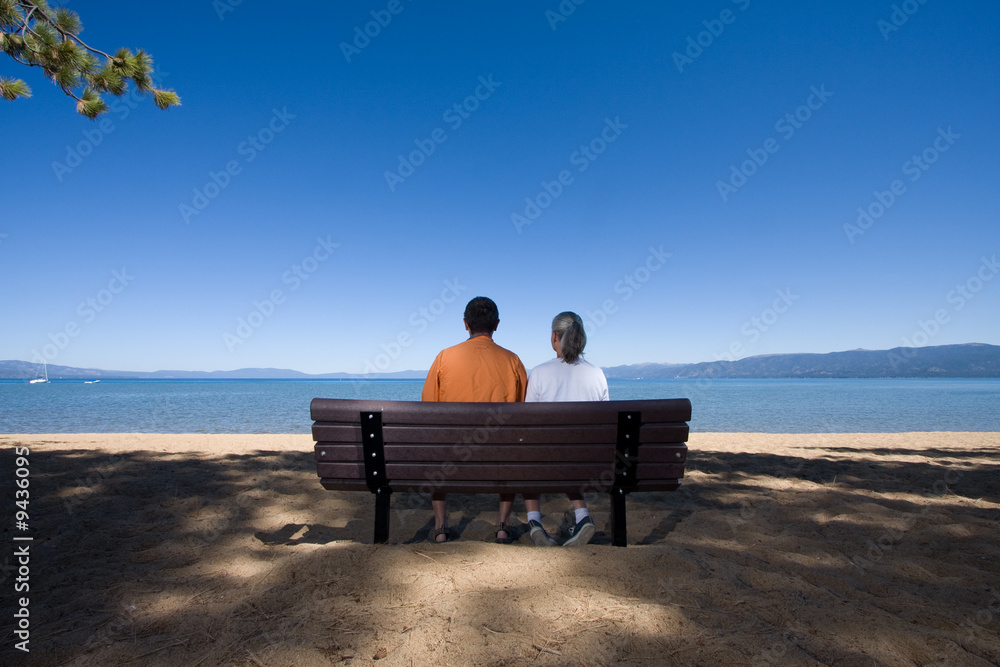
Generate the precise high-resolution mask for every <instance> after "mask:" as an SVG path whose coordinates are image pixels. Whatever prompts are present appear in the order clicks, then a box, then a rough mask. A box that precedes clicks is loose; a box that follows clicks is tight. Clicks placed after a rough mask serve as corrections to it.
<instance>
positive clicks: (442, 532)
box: [434, 526, 451, 544]
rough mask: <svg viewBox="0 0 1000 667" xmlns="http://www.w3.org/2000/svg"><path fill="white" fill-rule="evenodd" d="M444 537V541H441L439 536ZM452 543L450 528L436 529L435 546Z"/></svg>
mask: <svg viewBox="0 0 1000 667" xmlns="http://www.w3.org/2000/svg"><path fill="white" fill-rule="evenodd" d="M439 535H444V539H443V540H439V539H438V536H439ZM449 541H451V531H449V530H448V526H443V527H441V528H435V529H434V542H435V544H444V543H445V542H449Z"/></svg>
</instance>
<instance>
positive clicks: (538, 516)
mask: <svg viewBox="0 0 1000 667" xmlns="http://www.w3.org/2000/svg"><path fill="white" fill-rule="evenodd" d="M528 521H537V522H538V523H541V522H542V513H541V512H528Z"/></svg>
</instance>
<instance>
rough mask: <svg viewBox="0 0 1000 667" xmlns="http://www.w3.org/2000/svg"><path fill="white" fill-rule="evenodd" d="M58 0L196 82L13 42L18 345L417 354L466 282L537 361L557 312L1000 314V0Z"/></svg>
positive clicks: (97, 34) (178, 363)
mask: <svg viewBox="0 0 1000 667" xmlns="http://www.w3.org/2000/svg"><path fill="white" fill-rule="evenodd" d="M66 4H67V5H68V6H69V7H70V8H71V9H73V10H75V11H77V12H78V13H79V14H80V17H81V20H82V21H83V24H84V26H85V31H84V33H83V37H84V38H85V40H86V41H88V42H89V43H91V44H92V45H94V46H97V47H99V48H102V49H104V50H112V49H115V48H118V47H120V46H128V47H132V48H137V47H142V48H145V49H146V50H148V51H149V52H150V53H151V54H152V56H153V58H154V61H155V64H156V68H157V72H158V77H159V79H160V83H161V85H162V86H164V87H169V88H173V89H174V90H176V91H177V92H178V93H179V94H180V95H181V98H182V100H183V106H181V107H179V108H174V109H172V110H170V111H160V110H157V109H156V108H155V107H154V106H153V105H152V103H151V101H149V100H138V101H137V100H136V99H135V98H127V99H125V100H119V101H118V102H116V103H112V110H111V112H110V113H108V114H107V115H106V116H104V117H103V120H101V121H97V122H91V121H88V120H86V119H85V118H83V117H82V116H79V115H77V114H76V113H75V110H74V104H73V101H72V100H71V99H69V98H66V97H65V96H63V95H62V93H61V92H60V91H58V89H56V88H54V87H53V86H52V85H50V84H49V83H48V81H47V80H46V79H44V78H43V77H42V75H41V74H40V73H39V72H37V71H32V70H28V69H26V68H23V67H21V66H18V65H17V64H16V63H14V62H13V61H8V62H6V63H3V64H2V65H0V75H6V76H11V75H13V76H19V77H22V78H24V79H25V80H26V81H27V82H28V83H29V85H31V87H32V88H33V91H34V96H33V97H32V98H31V99H28V100H20V101H17V102H0V114H2V118H3V127H4V130H5V148H6V159H5V160H4V166H3V170H4V176H5V181H6V182H7V183H8V187H7V189H6V196H5V197H4V210H3V216H2V217H0V302H2V304H3V306H2V312H3V318H4V326H3V327H0V358H4V359H25V360H31V359H33V358H37V356H38V355H40V354H41V355H45V356H46V357H47V358H48V360H49V363H54V364H60V365H70V366H82V367H97V368H106V369H118V370H145V371H151V370H158V369H185V370H219V369H221V370H228V369H236V368H243V367H278V368H293V369H297V370H301V371H305V372H313V373H320V372H334V371H345V372H362V371H365V370H368V371H372V370H378V371H386V372H391V371H401V370H407V369H426V368H427V367H429V365H430V363H431V361H432V360H433V358H434V355H435V354H436V353H437V352H438V351H439V350H440V349H441V348H443V347H447V346H449V345H452V344H455V343H457V342H460V341H461V340H462V339H463V338H464V335H465V333H464V330H463V328H462V320H461V318H462V310H463V308H464V305H465V303H466V302H467V301H468V300H469V299H471V298H472V297H474V296H477V295H485V296H489V297H491V298H493V299H494V300H495V301H496V302H497V304H498V306H499V308H500V317H501V323H500V329H499V331H498V333H497V335H496V340H497V341H498V342H499V343H500V344H501V345H503V346H505V347H507V348H509V349H511V350H513V351H515V352H517V353H518V354H519V355H520V356H521V358H522V360H523V361H524V363H525V365H526V366H528V367H529V368H530V367H532V366H534V365H536V364H538V363H541V362H542V361H544V360H546V359H548V358H550V357H551V355H552V353H551V349H550V348H549V346H548V326H549V323H550V321H551V318H552V317H553V316H554V315H555V314H556V313H558V312H560V311H562V310H574V311H576V312H578V313H580V314H581V315H582V316H584V319H585V320H586V321H587V323H588V331H589V344H588V347H587V352H588V358H589V359H590V360H591V361H592V362H593V363H596V364H598V365H602V366H612V365H618V364H626V363H638V362H646V361H653V362H696V361H707V360H714V359H718V358H733V357H736V358H739V357H745V356H752V355H758V354H771V353H784V352H830V351H836V350H846V349H854V348H868V349H882V348H891V347H895V346H898V345H901V344H903V343H904V341H907V342H910V343H911V344H914V345H943V344H951V343H965V342H983V343H992V344H1000V336H998V332H1000V278H997V275H996V274H997V273H998V272H1000V269H998V268H997V267H996V264H995V260H994V258H995V257H996V256H997V255H998V254H1000V232H998V225H997V221H998V213H1000V195H998V187H997V176H998V171H1000V169H998V164H997V155H998V154H1000V150H998V149H1000V130H998V124H997V122H996V118H997V117H1000V78H998V76H997V74H998V73H997V63H1000V39H998V38H1000V34H998V33H1000V8H998V7H997V5H996V4H995V3H992V2H986V1H976V2H973V1H963V2H950V3H946V2H941V1H940V0H926V2H923V3H921V2H919V0H908V1H907V2H897V3H892V2H884V3H882V2H860V1H853V0H852V1H846V2H840V3H819V4H815V5H814V4H812V3H808V5H807V6H805V5H803V4H802V3H792V2H770V3H766V2H762V1H759V0H749V1H748V0H737V1H730V0H715V1H713V2H698V3H684V5H683V6H674V5H675V3H654V2H639V3H628V4H623V3H608V2H598V1H597V0H588V1H587V2H582V3H581V4H579V5H577V4H575V3H573V2H572V1H571V0H566V1H564V2H562V3H559V2H556V1H555V0H552V1H549V2H538V3H509V4H508V3H482V4H477V5H476V6H468V7H466V6H461V7H460V6H456V5H454V4H450V3H449V4H448V5H445V4H444V3H433V2H419V1H418V2H412V1H411V0H398V2H388V1H386V2H382V1H381V0H379V1H376V2H338V3H329V5H327V4H324V3H321V4H318V5H315V6H311V7H310V9H309V12H308V13H305V14H304V13H302V12H275V9H274V6H273V5H271V4H264V3H258V2H254V1H253V0H243V1H242V2H239V3H238V4H234V1H233V0H218V1H216V2H214V3H213V2H212V1H210V0H201V1H199V2H180V3H174V4H162V3H138V4H137V3H132V2H129V3H125V2H101V3H97V2H84V1H82V0H73V1H72V2H69V3H66ZM676 4H680V3H676ZM904 19H905V20H904ZM379 21H381V23H383V24H384V25H380V24H379V23H378V22H379ZM366 30H367V32H368V35H365V31H366ZM359 35H361V36H359ZM0 62H2V61H0ZM109 102H111V100H109ZM914 158H916V160H914ZM859 209H861V212H860V213H859ZM862 214H866V215H867V217H861V215H862ZM859 217H860V221H859ZM995 278H997V279H995Z"/></svg>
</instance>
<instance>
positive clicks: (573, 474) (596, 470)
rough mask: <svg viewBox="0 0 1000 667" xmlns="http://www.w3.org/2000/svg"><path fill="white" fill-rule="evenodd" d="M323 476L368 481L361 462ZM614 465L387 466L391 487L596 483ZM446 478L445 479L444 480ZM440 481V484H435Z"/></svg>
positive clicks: (674, 467)
mask: <svg viewBox="0 0 1000 667" xmlns="http://www.w3.org/2000/svg"><path fill="white" fill-rule="evenodd" d="M316 468H317V472H318V473H319V476H320V477H337V478H341V479H360V480H364V479H365V467H364V465H362V464H360V463H319V464H317V466H316ZM610 470H611V466H610V465H609V464H607V463H599V462H595V463H589V464H588V463H577V462H574V463H520V464H518V463H456V464H454V465H453V467H451V468H449V469H448V471H447V472H442V467H441V464H440V463H386V465H385V472H386V476H387V477H388V478H389V481H388V484H389V486H394V485H395V483H396V480H397V479H419V480H423V481H424V482H427V481H431V482H434V483H438V482H437V481H443V482H444V483H447V482H449V481H451V480H456V481H466V480H483V481H492V482H502V481H509V482H514V481H525V480H532V481H535V480H546V479H570V480H581V481H587V480H594V481H598V480H600V479H601V477H602V476H604V477H607V475H608V473H609V471H610ZM683 475H684V464H682V463H647V464H645V465H643V464H639V465H638V466H637V467H636V478H637V479H639V480H642V479H644V478H649V479H660V478H665V477H670V478H680V477H682V476H683ZM442 476H443V477H444V479H443V480H442V479H441V478H442ZM435 480H437V481H435Z"/></svg>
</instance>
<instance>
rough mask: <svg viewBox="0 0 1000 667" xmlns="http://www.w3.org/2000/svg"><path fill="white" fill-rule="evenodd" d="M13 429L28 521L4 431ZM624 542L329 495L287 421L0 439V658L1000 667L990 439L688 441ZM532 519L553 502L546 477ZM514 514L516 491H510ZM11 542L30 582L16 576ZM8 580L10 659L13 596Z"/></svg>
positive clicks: (474, 509) (996, 443)
mask: <svg viewBox="0 0 1000 667" xmlns="http://www.w3.org/2000/svg"><path fill="white" fill-rule="evenodd" d="M16 446H21V447H24V446H27V447H29V448H30V454H29V455H28V459H29V461H30V464H29V466H28V467H29V470H30V477H29V479H30V487H29V489H30V494H31V495H30V504H29V506H28V509H29V511H28V514H29V519H28V521H29V530H28V531H27V532H22V531H18V530H17V529H16V526H15V517H14V512H15V511H17V509H18V508H17V507H16V506H15V505H14V488H15V487H14V484H13V481H14V479H15V468H16V457H15V451H14V448H15V447H16ZM689 446H690V449H691V453H690V459H689V465H688V476H687V478H686V480H685V483H684V486H683V487H682V489H681V490H680V491H678V492H675V493H668V494H633V495H631V496H630V497H629V501H628V512H629V514H628V520H629V546H628V547H627V548H624V549H622V548H617V547H613V546H611V545H610V536H609V533H608V525H607V524H608V511H609V503H608V499H607V498H606V497H604V496H600V495H595V496H593V497H590V498H588V501H589V502H590V506H591V511H592V514H593V516H594V519H595V522H596V523H597V527H598V533H597V536H596V537H595V539H594V541H593V542H592V543H591V544H590V545H587V546H584V547H582V548H578V549H569V548H566V549H564V548H549V549H544V548H537V547H534V546H532V545H531V543H530V540H529V539H528V536H527V535H526V534H525V535H522V536H521V537H520V539H519V541H518V542H517V543H516V544H513V545H497V544H494V543H492V542H491V539H492V525H493V523H494V521H495V520H496V516H495V512H496V498H495V497H491V496H466V495H461V496H458V495H456V496H452V497H451V504H450V517H451V523H452V525H453V526H455V527H456V528H457V529H458V530H459V531H460V532H461V535H460V538H459V539H458V540H456V541H454V542H452V543H448V544H444V545H439V544H435V543H432V542H430V541H429V540H428V533H429V530H430V527H431V516H430V503H429V500H428V499H426V498H421V499H420V507H419V508H418V509H415V510H409V509H406V507H407V506H408V505H410V504H411V503H410V497H409V496H406V495H403V494H397V495H396V496H395V497H394V500H393V503H394V511H393V515H392V526H391V538H390V543H389V544H386V545H373V544H372V517H373V514H374V502H373V498H372V496H371V495H370V494H367V493H342V492H330V491H325V490H324V489H323V488H322V487H321V486H320V485H319V483H318V480H317V477H316V473H315V467H314V463H313V458H312V441H311V440H310V438H309V436H308V435H305V436H301V435H149V434H139V435H134V434H132V435H130V434H112V435H109V434H93V435H27V436H18V435H10V436H0V460H2V467H0V475H2V479H3V485H4V502H5V509H6V511H5V521H4V524H3V527H2V530H3V541H4V551H3V555H2V556H0V557H2V558H3V559H4V561H3V562H4V570H3V571H2V574H0V579H3V583H2V588H3V589H4V595H3V596H2V600H3V605H4V606H3V609H2V613H0V618H2V620H0V630H2V632H0V634H2V636H3V644H2V647H0V662H2V663H3V664H36V665H102V666H108V665H177V664H183V665H191V666H194V665H330V664H335V665H365V664H372V663H377V664H379V665H586V666H588V667H594V666H597V665H662V664H679V665H748V664H749V665H839V666H841V665H938V664H940V665H990V664H998V663H1000V638H998V635H1000V557H998V556H997V547H998V544H1000V530H998V528H1000V525H998V517H1000V512H998V510H1000V481H998V480H1000V457H998V453H1000V434H998V433H900V434H835V435H831V434H815V435H768V434H701V433H696V434H693V435H692V436H691V440H690V443H689ZM542 509H543V513H544V515H545V523H546V526H547V527H548V528H549V529H550V531H551V532H558V531H560V530H562V531H564V532H563V535H565V529H566V528H567V526H568V524H569V521H568V517H567V514H566V512H565V510H566V509H567V503H566V502H565V500H564V499H563V498H561V497H559V496H557V495H552V496H543V506H542ZM515 512H517V519H516V520H515V521H523V519H524V515H523V506H522V505H521V503H520V500H519V501H518V503H517V504H516V505H515ZM24 535H30V536H33V537H34V540H33V541H32V542H31V543H30V565H29V568H30V574H29V578H30V581H29V582H28V583H29V585H30V592H29V593H16V594H15V593H13V588H14V586H15V577H17V576H18V572H17V571H16V570H15V569H12V567H11V566H12V565H16V562H14V561H15V559H14V557H13V555H12V554H13V552H14V548H15V547H18V546H21V545H23V544H25V543H24V542H15V541H14V540H13V538H14V537H15V536H24ZM21 596H27V597H28V598H29V613H30V629H29V632H30V643H29V644H28V647H29V648H30V653H28V654H25V653H22V652H20V651H18V650H16V649H15V648H14V644H15V643H16V642H18V641H19V639H18V638H17V637H16V636H15V635H14V634H13V630H14V629H15V628H16V625H15V623H16V622H17V621H16V619H14V617H13V615H14V613H15V612H16V611H17V610H18V609H19V605H16V604H15V599H16V598H18V597H21Z"/></svg>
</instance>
